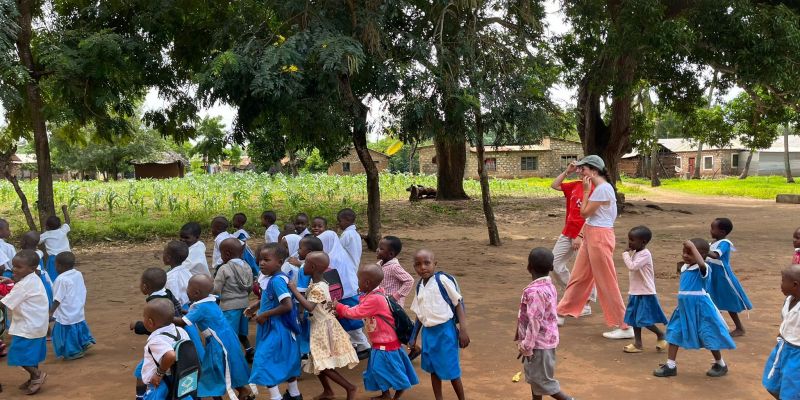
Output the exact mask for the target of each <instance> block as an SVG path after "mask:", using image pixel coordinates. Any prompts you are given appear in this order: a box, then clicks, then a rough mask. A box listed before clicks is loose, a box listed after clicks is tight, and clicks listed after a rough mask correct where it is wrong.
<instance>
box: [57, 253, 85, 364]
mask: <svg viewBox="0 0 800 400" xmlns="http://www.w3.org/2000/svg"><path fill="white" fill-rule="evenodd" d="M74 268H75V255H74V254H72V252H71V251H65V252H62V253H59V254H58V256H56V269H57V270H58V279H56V282H55V285H53V286H54V287H53V306H52V307H51V308H50V315H51V316H53V317H54V318H55V320H56V323H55V325H53V350H54V351H55V353H56V357H61V358H63V359H65V360H74V359H76V358H81V357H83V355H84V353H85V352H86V350H87V349H88V348H89V347H90V346H91V345H93V344H95V341H94V338H93V337H92V332H90V331H89V325H87V324H86V316H85V315H84V310H83V307H84V305H85V304H86V284H85V283H84V281H83V274H81V272H80V271H78V270H76V269H74Z"/></svg>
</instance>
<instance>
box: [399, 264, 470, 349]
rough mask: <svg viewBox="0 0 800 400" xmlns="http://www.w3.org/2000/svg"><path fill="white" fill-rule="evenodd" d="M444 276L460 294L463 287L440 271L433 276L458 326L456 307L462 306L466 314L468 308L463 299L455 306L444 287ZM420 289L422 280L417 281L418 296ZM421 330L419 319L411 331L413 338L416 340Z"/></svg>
mask: <svg viewBox="0 0 800 400" xmlns="http://www.w3.org/2000/svg"><path fill="white" fill-rule="evenodd" d="M442 276H444V277H446V278H447V279H449V280H450V281H451V282H453V285H454V286H455V287H456V291H457V292H458V293H461V287H460V286H458V281H456V278H455V277H453V276H452V275H450V274H447V273H444V272H438V271H437V272H435V273H434V274H433V278H434V279H435V280H436V286H437V287H438V288H439V294H441V295H442V298H443V299H444V301H445V303H447V305H449V306H450V309H451V310H452V311H453V320H455V323H456V324H458V313H456V306H458V305H460V306H461V309H462V310H464V312H466V306H465V305H464V300H463V298H462V300H461V301H460V302H458V304H453V300H452V299H451V298H450V295H449V294H447V290H445V288H444V285H442ZM420 287H422V279H420V280H419V281H417V287H416V294H419V288H420ZM421 328H422V323H421V322H419V319H417V320H416V321H415V322H414V328H413V330H412V331H411V338H416V337H417V333H418V332H419V330H420V329H421Z"/></svg>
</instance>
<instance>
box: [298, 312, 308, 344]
mask: <svg viewBox="0 0 800 400" xmlns="http://www.w3.org/2000/svg"><path fill="white" fill-rule="evenodd" d="M298 316H299V318H298V319H299V321H298V323H299V325H300V333H298V334H297V344H298V345H299V346H300V354H308V353H311V323H310V322H309V320H308V311H305V310H303V312H302V313H298Z"/></svg>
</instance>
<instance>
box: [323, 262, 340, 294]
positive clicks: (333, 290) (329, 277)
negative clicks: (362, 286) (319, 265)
mask: <svg viewBox="0 0 800 400" xmlns="http://www.w3.org/2000/svg"><path fill="white" fill-rule="evenodd" d="M322 279H325V282H328V293H329V294H330V295H331V301H339V300H341V299H342V298H344V287H343V286H342V278H341V277H340V276H339V271H337V270H335V269H333V268H328V269H327V270H325V272H324V273H323V274H322Z"/></svg>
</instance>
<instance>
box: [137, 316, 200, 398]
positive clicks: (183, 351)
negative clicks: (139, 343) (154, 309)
mask: <svg viewBox="0 0 800 400" xmlns="http://www.w3.org/2000/svg"><path fill="white" fill-rule="evenodd" d="M161 334H162V335H164V336H166V337H168V338H170V339H172V340H174V341H175V343H174V344H173V345H172V349H173V350H174V351H175V363H174V364H172V368H170V372H171V374H172V379H171V384H170V386H169V396H168V397H167V398H168V399H169V400H180V399H186V398H193V399H195V398H197V385H198V383H199V382H200V359H198V358H197V349H196V348H195V347H194V342H192V341H191V339H189V338H186V339H183V338H182V337H181V333H180V331H178V330H177V329H176V330H175V335H172V334H169V333H167V332H161ZM147 351H148V352H149V353H150V357H153V353H152V352H151V351H150V348H148V349H147ZM153 361H155V363H156V367H158V368H161V366H160V365H158V361H156V359H155V357H153Z"/></svg>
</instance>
